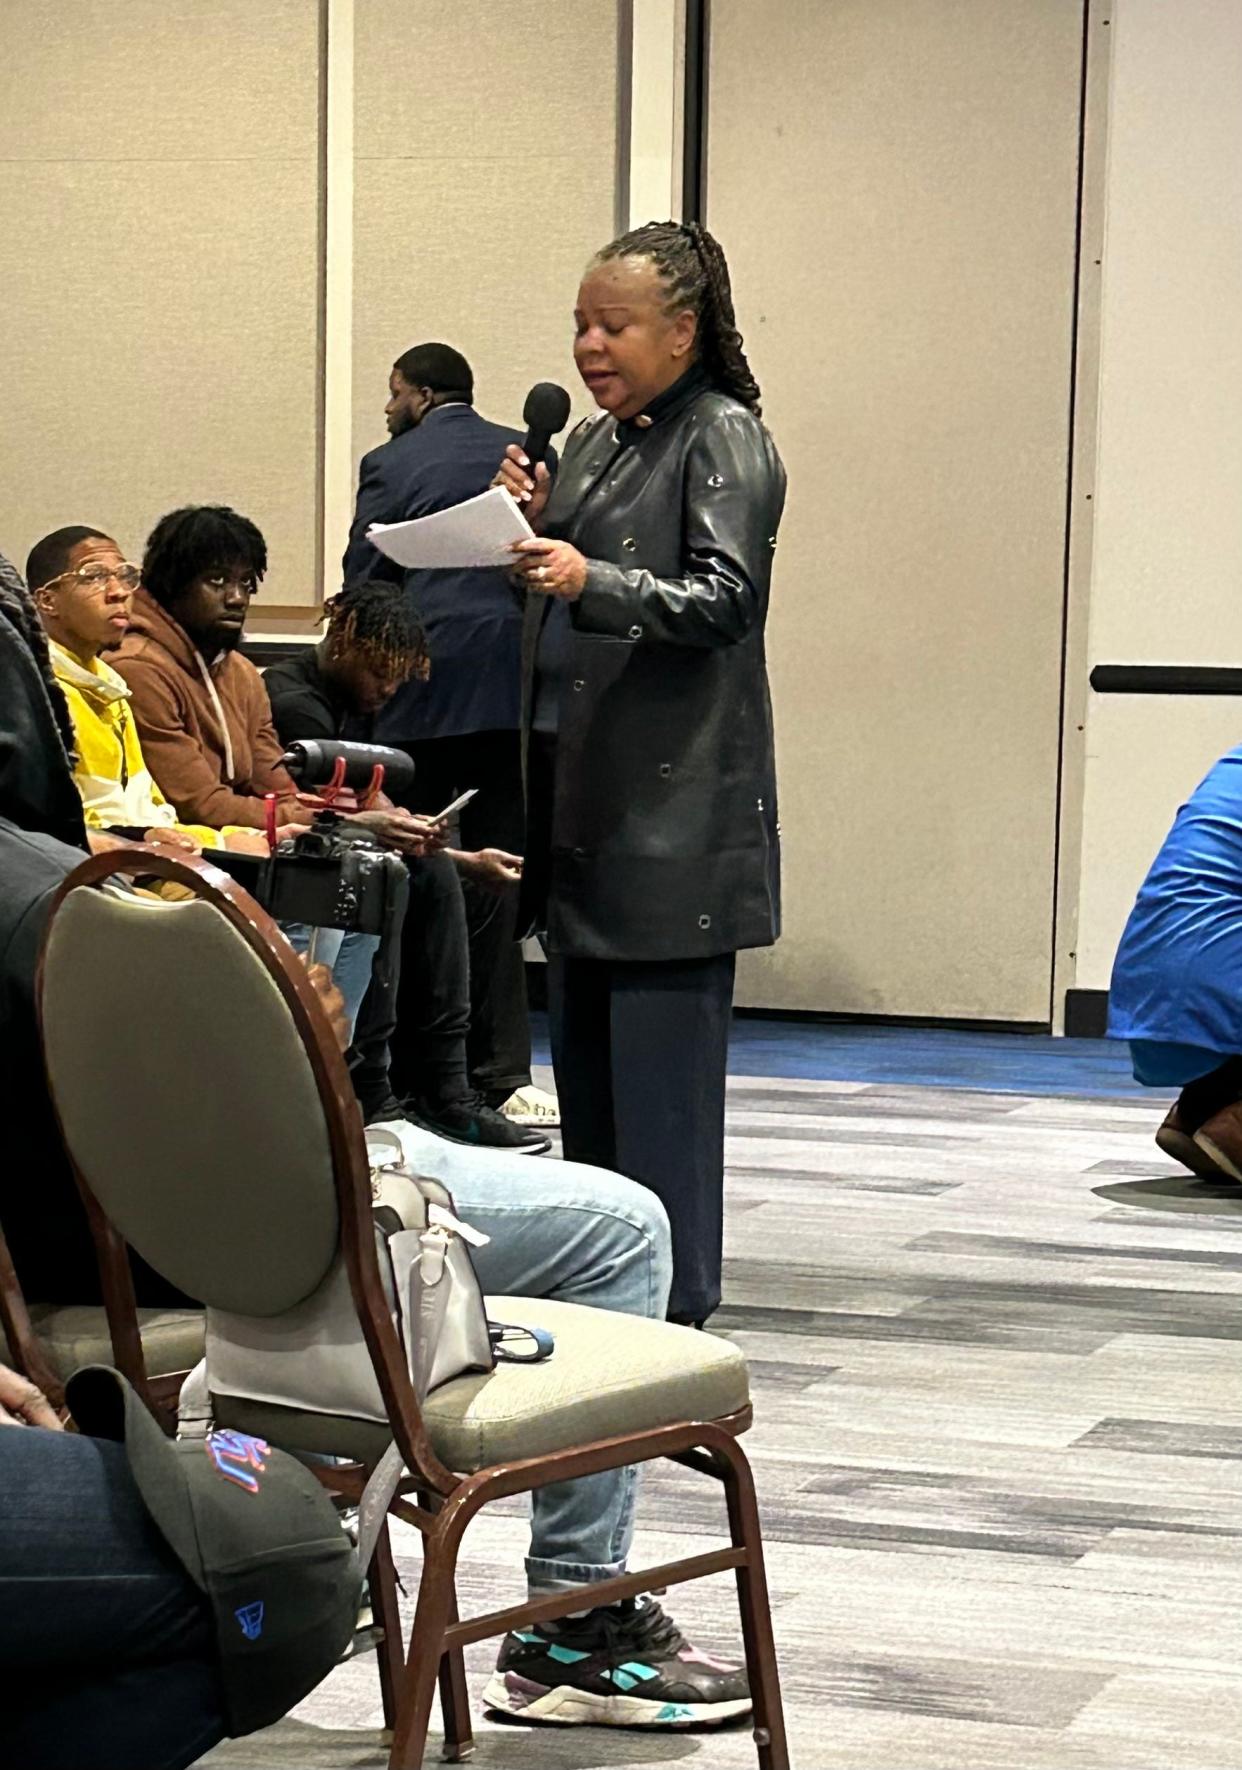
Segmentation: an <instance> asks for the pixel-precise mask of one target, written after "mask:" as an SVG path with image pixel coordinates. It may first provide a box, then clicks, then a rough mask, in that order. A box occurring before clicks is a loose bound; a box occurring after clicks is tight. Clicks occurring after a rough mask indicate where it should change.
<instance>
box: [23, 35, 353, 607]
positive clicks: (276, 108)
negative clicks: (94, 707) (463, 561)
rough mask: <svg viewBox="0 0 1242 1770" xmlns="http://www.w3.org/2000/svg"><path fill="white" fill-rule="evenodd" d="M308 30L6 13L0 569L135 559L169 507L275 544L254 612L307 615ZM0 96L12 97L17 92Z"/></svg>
mask: <svg viewBox="0 0 1242 1770" xmlns="http://www.w3.org/2000/svg"><path fill="white" fill-rule="evenodd" d="M318 56H319V19H318V8H317V6H315V5H314V4H307V3H305V0H265V3H264V4H253V3H251V0H217V3H215V4H213V5H212V6H211V7H204V6H199V5H190V4H168V3H167V0H158V3H157V0H125V3H124V4H123V5H122V4H102V3H100V4H90V3H87V0H68V3H58V4H56V5H50V4H47V5H45V4H41V3H38V0H8V3H7V4H6V5H5V6H3V7H2V8H0V65H3V66H4V68H5V76H6V77H5V87H6V98H5V105H4V108H3V111H2V113H0V227H2V228H3V235H4V239H5V241H6V248H5V272H4V294H5V316H4V317H5V324H4V327H3V331H2V333H0V385H2V386H3V388H4V407H5V413H4V424H3V426H0V485H2V486H3V487H4V490H5V500H4V510H3V526H2V530H0V547H3V548H4V549H5V550H11V551H12V552H13V553H14V554H15V555H17V556H18V558H19V559H20V558H22V557H24V554H25V550H26V549H27V548H28V547H29V546H30V544H31V543H32V542H33V541H34V540H36V539H37V538H38V537H39V536H40V535H41V534H43V533H45V532H46V531H47V530H48V529H50V528H53V527H56V526H59V525H60V524H62V523H65V522H70V521H87V522H94V523H99V524H101V525H102V526H104V527H107V528H111V529H113V530H115V532H116V534H117V537H118V539H119V540H120V541H121V542H122V544H123V545H124V546H125V547H126V548H127V549H130V550H136V549H137V548H139V547H140V546H141V544H142V541H143V539H144V538H145V536H146V534H147V532H148V530H149V529H150V527H151V525H152V523H153V522H154V520H155V519H156V518H157V517H158V516H159V515H161V514H162V512H164V511H165V510H168V509H170V508H172V507H173V506H175V505H176V504H178V503H186V502H208V501H223V502H228V503H233V504H235V505H237V506H238V507H239V508H240V509H242V510H244V511H245V512H246V513H247V514H248V515H250V516H252V517H253V518H254V519H255V520H256V521H257V522H258V523H259V525H260V526H261V527H262V529H263V531H264V533H265V534H266V536H267V539H268V542H269V545H270V549H271V557H272V569H271V572H270V574H269V578H268V581H267V585H266V586H265V589H264V593H263V598H262V602H261V603H260V604H259V607H260V608H261V607H262V606H264V605H266V606H269V607H270V606H272V604H273V603H277V602H304V601H307V600H309V599H310V598H311V597H312V596H313V595H315V594H316V593H317V589H318V571H317V568H316V565H315V544H316V536H315V509H316V499H317V458H318V444H317V413H318V387H317V381H318V370H317V351H318V281H319V270H318V236H319V213H318V202H319V199H318V177H319V168H318V128H319V124H318V102H319V101H318V92H319V71H318ZM11 75H12V76H13V78H12V79H11V82H10V76H11Z"/></svg>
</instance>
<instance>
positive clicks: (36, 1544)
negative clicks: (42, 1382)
mask: <svg viewBox="0 0 1242 1770" xmlns="http://www.w3.org/2000/svg"><path fill="white" fill-rule="evenodd" d="M0 1491H2V1492H3V1496H4V1497H3V1506H2V1508H0V1756H2V1757H3V1761H4V1763H5V1764H11V1765H12V1766H13V1767H14V1770H19V1767H20V1770H180V1767H181V1766H182V1765H185V1764H192V1763H194V1762H195V1760H196V1759H198V1758H200V1757H202V1755H203V1754H204V1753H205V1752H207V1751H210V1749H211V1747H212V1746H214V1745H216V1744H218V1742H219V1741H220V1740H221V1739H223V1737H224V1722H223V1717H222V1712H221V1706H220V1692H219V1687H218V1683H217V1677H216V1671H215V1660H214V1636H213V1632H212V1628H211V1623H210V1611H209V1607H208V1604H207V1601H206V1599H205V1598H204V1596H203V1594H202V1593H201V1592H200V1591H199V1590H198V1588H197V1587H196V1586H195V1585H194V1584H193V1582H192V1581H191V1579H190V1578H189V1576H188V1575H187V1574H186V1572H185V1571H184V1569H183V1568H182V1567H181V1564H180V1563H179V1562H178V1561H177V1560H176V1559H175V1557H174V1556H173V1554H172V1552H171V1551H170V1550H169V1549H168V1548H167V1547H166V1546H165V1544H164V1541H163V1539H162V1537H161V1536H160V1535H159V1533H158V1531H157V1530H156V1528H155V1526H154V1525H153V1524H152V1523H151V1521H150V1519H149V1518H148V1516H147V1513H146V1511H145V1509H144V1507H143V1505H142V1502H141V1500H140V1499H139V1497H138V1490H137V1488H136V1487H135V1486H134V1483H133V1480H132V1478H131V1476H130V1473H129V1466H128V1464H127V1463H126V1461H125V1453H124V1451H123V1450H122V1448H121V1446H120V1445H119V1444H104V1443H101V1442H99V1441H97V1440H95V1439H92V1438H79V1437H77V1436H76V1435H74V1434H70V1433H67V1432H66V1433H60V1432H44V1431H42V1430H40V1429H38V1428H35V1427H30V1426H0Z"/></svg>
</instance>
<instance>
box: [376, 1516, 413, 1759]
mask: <svg viewBox="0 0 1242 1770" xmlns="http://www.w3.org/2000/svg"><path fill="white" fill-rule="evenodd" d="M367 1584H368V1585H369V1587H370V1591H371V1610H372V1613H373V1614H374V1617H375V1620H376V1622H377V1623H378V1624H379V1625H380V1627H381V1628H382V1629H383V1631H384V1639H383V1640H382V1641H381V1642H380V1643H379V1647H378V1650H377V1652H376V1659H377V1661H378V1664H379V1681H380V1699H381V1701H382V1702H383V1705H384V1726H385V1728H386V1729H387V1731H388V1732H389V1733H392V1732H393V1731H394V1730H395V1728H396V1725H397V1708H398V1702H399V1697H400V1691H401V1686H402V1683H403V1682H404V1679H405V1653H404V1650H403V1644H402V1640H401V1612H400V1610H399V1609H398V1606H397V1569H396V1565H395V1563H394V1562H393V1558H392V1541H391V1539H390V1537H389V1535H388V1520H387V1519H385V1520H384V1522H383V1524H381V1526H380V1529H379V1535H378V1536H377V1537H376V1539H375V1550H374V1552H373V1554H372V1556H371V1565H370V1567H369V1568H368V1569H367Z"/></svg>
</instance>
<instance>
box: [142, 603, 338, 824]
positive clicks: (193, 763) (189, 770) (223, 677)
mask: <svg viewBox="0 0 1242 1770" xmlns="http://www.w3.org/2000/svg"><path fill="white" fill-rule="evenodd" d="M109 661H110V662H111V663H112V664H113V665H114V666H115V668H116V669H117V670H119V671H120V673H121V675H122V676H123V677H124V678H125V680H126V682H127V683H128V684H129V690H130V696H131V699H130V707H131V709H132V711H133V715H134V720H135V722H136V724H137V726H138V734H139V736H140V737H141V739H142V749H143V754H144V755H145V757H146V761H147V767H148V768H149V769H150V771H151V773H152V774H153V775H154V777H155V779H156V781H157V783H158V785H159V788H160V791H161V792H162V793H163V795H164V797H165V798H166V799H167V800H168V802H169V804H170V805H172V806H174V807H175V808H176V812H177V816H178V818H179V819H180V821H181V822H182V823H188V824H208V825H210V826H211V828H212V829H216V830H218V829H222V828H223V827H224V825H225V824H243V825H245V826H247V827H248V828H250V829H262V827H263V821H264V808H263V800H264V796H265V795H266V794H267V793H275V794H276V796H277V799H278V801H279V810H278V818H279V821H280V822H281V823H282V824H285V823H298V824H308V823H309V822H310V821H311V816H312V813H311V812H310V811H308V810H307V809H306V808H305V807H304V806H301V805H299V804H298V802H297V798H296V788H295V787H294V784H293V781H292V779H291V777H290V775H289V772H288V770H287V769H286V768H284V767H283V766H282V764H281V760H280V758H281V755H282V751H283V746H282V744H281V742H280V739H279V738H278V737H277V736H276V732H275V729H274V728H273V725H272V709H271V706H270V704H269V702H268V698H267V690H266V689H265V688H264V686H263V678H262V677H261V676H260V675H259V672H258V671H257V670H256V669H255V667H254V665H253V664H252V663H251V662H250V660H249V659H248V658H244V657H242V655H241V653H240V652H225V653H223V654H222V655H221V656H220V657H218V658H217V659H216V660H215V662H214V663H212V664H210V665H209V664H208V663H207V661H206V659H205V658H204V657H203V656H202V654H201V653H200V652H198V651H197V650H196V649H195V647H194V646H193V644H192V643H191V641H190V638H189V636H188V634H187V633H186V632H185V630H184V628H182V627H179V626H178V625H177V623H176V621H174V620H173V618H172V616H171V615H169V614H167V613H166V612H165V610H164V609H162V608H161V607H160V605H159V603H158V602H156V601H155V600H154V598H153V597H152V596H150V595H149V594H148V593H147V591H146V590H144V589H139V590H138V591H137V592H136V593H135V595H134V605H133V613H132V615H131V617H130V626H129V631H128V633H126V635H125V637H124V639H123V640H122V641H121V643H120V645H119V646H118V648H117V649H116V651H114V652H110V653H109Z"/></svg>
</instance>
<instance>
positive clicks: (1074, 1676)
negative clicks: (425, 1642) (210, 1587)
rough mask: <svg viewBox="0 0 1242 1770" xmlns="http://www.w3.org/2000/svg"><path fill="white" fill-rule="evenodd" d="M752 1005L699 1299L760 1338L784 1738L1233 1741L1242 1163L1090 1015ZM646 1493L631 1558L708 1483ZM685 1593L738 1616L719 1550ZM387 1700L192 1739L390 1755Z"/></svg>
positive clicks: (1241, 1462) (334, 1687) (909, 1758)
mask: <svg viewBox="0 0 1242 1770" xmlns="http://www.w3.org/2000/svg"><path fill="white" fill-rule="evenodd" d="M738 1032H739V1037H738V1040H737V1043H736V1046H735V1069H737V1070H738V1073H737V1074H736V1076H735V1078H734V1080H733V1082H732V1084H731V1094H730V1116H729V1146H728V1157H729V1178H728V1211H727V1270H726V1294H727V1299H728V1302H727V1307H726V1308H725V1309H724V1310H722V1312H721V1313H720V1315H719V1316H718V1317H717V1318H716V1320H715V1321H714V1322H713V1324H712V1326H713V1329H714V1330H715V1331H717V1332H720V1333H723V1334H727V1335H729V1336H730V1337H733V1338H736V1339H737V1340H738V1342H739V1343H740V1344H741V1345H742V1346H743V1347H744V1348H745V1350H746V1352H747V1355H748V1357H749V1359H750V1365H751V1371H752V1377H753V1389H754V1397H755V1406H756V1424H755V1428H754V1431H753V1432H752V1433H751V1435H750V1437H749V1440H748V1444H749V1448H750V1452H751V1455H752V1457H753V1460H754V1463H755V1468H756V1474H757V1479H758V1484H759V1492H760V1499H761V1503H762V1505H763V1509H764V1515H765V1522H766V1529H767V1537H768V1555H769V1577H770V1580H771V1584H772V1590H773V1601H774V1616H775V1623H776V1631H777V1641H778V1647H779V1650H780V1655H781V1662H782V1667H783V1675H784V1689H785V1702H786V1709H787V1717H788V1722H789V1727H790V1733H791V1739H792V1750H793V1760H794V1763H795V1765H797V1766H798V1770H1226V1767H1229V1766H1242V1686H1240V1684H1239V1681H1238V1677H1237V1672H1236V1660H1237V1640H1238V1633H1237V1630H1238V1625H1237V1617H1238V1612H1239V1608H1240V1607H1242V1523H1239V1517H1238V1494H1239V1480H1238V1477H1239V1468H1240V1466H1242V1381H1240V1380H1239V1370H1238V1364H1239V1360H1238V1352H1239V1346H1238V1342H1239V1340H1240V1339H1242V1241H1240V1240H1239V1232H1240V1230H1242V1188H1237V1189H1232V1188H1230V1187H1228V1186H1220V1187H1215V1188H1214V1187H1207V1186H1203V1185H1200V1184H1199V1183H1196V1182H1192V1181H1189V1180H1188V1179H1187V1178H1186V1177H1182V1176H1179V1174H1178V1172H1177V1171H1176V1170H1175V1169H1174V1168H1173V1167H1172V1166H1171V1164H1170V1163H1168V1162H1167V1161H1166V1160H1165V1159H1164V1158H1163V1157H1162V1156H1160V1155H1159V1153H1158V1152H1157V1151H1156V1150H1155V1148H1154V1146H1153V1144H1152V1141H1151V1134H1152V1132H1153V1130H1154V1129H1155V1126H1156V1124H1157V1123H1158V1120H1159V1117H1160V1116H1161V1114H1162V1112H1163V1110H1164V1108H1163V1104H1162V1103H1161V1101H1160V1100H1159V1099H1158V1098H1156V1097H1148V1096H1143V1095H1142V1094H1141V1093H1140V1091H1139V1090H1137V1089H1136V1088H1135V1087H1134V1085H1133V1083H1131V1082H1130V1081H1129V1080H1128V1074H1127V1071H1126V1069H1125V1066H1124V1062H1123V1061H1122V1059H1121V1056H1120V1054H1119V1053H1117V1052H1116V1051H1115V1050H1114V1049H1113V1048H1112V1047H1108V1046H1105V1045H1103V1044H1095V1043H1090V1044H1087V1045H1086V1046H1085V1047H1084V1045H1082V1044H1078V1045H1075V1044H1073V1043H1071V1042H1066V1041H1060V1042H1057V1043H1054V1042H1053V1041H1051V1040H1043V1039H1035V1038H1025V1037H1012V1038H1006V1037H1005V1036H1003V1035H971V1034H962V1033H926V1032H918V1033H909V1034H897V1033H892V1032H890V1031H889V1029H883V1028H882V1029H877V1028H862V1029H849V1028H842V1027H831V1028H814V1027H811V1028H807V1027H802V1026H799V1027H796V1028H793V1029H790V1028H788V1027H786V1026H775V1025H770V1024H769V1025H765V1024H764V1023H762V1022H756V1021H746V1022H742V1023H740V1025H739V1029H738ZM794 1035H796V1036H794ZM640 1521H641V1526H642V1529H641V1533H640V1538H639V1542H638V1544H637V1552H636V1555H635V1560H634V1564H635V1565H641V1564H642V1562H644V1561H647V1562H657V1561H661V1560H664V1559H667V1558H669V1557H670V1556H671V1555H672V1554H674V1553H676V1552H679V1551H684V1550H685V1548H686V1546H687V1544H689V1543H690V1542H691V1539H696V1540H698V1541H700V1542H701V1543H706V1542H707V1541H709V1540H711V1539H712V1537H713V1533H714V1532H716V1531H718V1530H719V1528H720V1525H721V1516H720V1502H719V1499H718V1496H717V1493H716V1490H715V1488H714V1486H711V1487H709V1485H708V1484H707V1483H706V1482H703V1481H701V1480H699V1479H698V1478H696V1477H695V1476H694V1475H692V1474H691V1473H690V1472H688V1471H685V1470H681V1469H675V1468H671V1467H670V1468H669V1469H657V1470H655V1471H652V1472H651V1473H650V1474H649V1476H648V1479H647V1481H646V1486H645V1490H644V1500H643V1504H642V1508H641V1513H640ZM411 1535H412V1533H406V1534H403V1535H402V1538H401V1540H400V1542H399V1545H398V1549H399V1555H400V1558H401V1562H402V1568H403V1572H404V1574H405V1579H406V1584H407V1586H408V1587H409V1588H410V1589H411V1590H413V1589H414V1588H415V1586H416V1584H417V1578H418V1562H417V1548H416V1544H415V1542H414V1541H412V1540H411ZM523 1544H524V1525H523V1520H522V1515H521V1507H520V1505H515V1506H513V1507H512V1508H509V1509H506V1510H504V1511H498V1512H497V1513H496V1514H495V1515H494V1516H489V1517H484V1518H483V1519H481V1520H480V1521H479V1523H478V1524H477V1525H476V1526H475V1527H474V1529H473V1532H472V1534H471V1536H469V1537H468V1538H467V1541H466V1556H465V1560H464V1564H463V1578H462V1602H463V1609H464V1610H465V1611H467V1612H468V1611H469V1610H470V1609H472V1608H482V1607H485V1606H491V1605H494V1604H496V1603H499V1602H503V1601H505V1600H506V1598H507V1597H508V1598H516V1597H517V1596H519V1595H520V1591H521V1585H520V1575H519V1569H520V1556H521V1552H522V1548H523ZM667 1602H668V1604H669V1606H670V1608H672V1609H673V1610H674V1613H675V1614H676V1615H677V1617H678V1618H679V1620H681V1621H682V1623H683V1625H684V1626H686V1627H687V1629H688V1631H689V1632H690V1633H691V1634H692V1635H693V1636H694V1637H696V1638H697V1639H699V1640H700V1641H701V1642H702V1643H703V1644H704V1645H705V1646H707V1647H709V1648H714V1649H717V1650H721V1649H723V1650H729V1649H730V1648H731V1647H732V1646H733V1645H734V1644H735V1640H736V1632H735V1617H736V1613H735V1610H734V1606H733V1598H732V1590H731V1587H730V1584H729V1581H728V1580H727V1578H721V1579H718V1580H713V1581H709V1582H704V1583H701V1584H699V1585H697V1586H694V1587H690V1588H685V1589H681V1590H679V1591H675V1592H673V1593H671V1594H670V1596H669V1598H668V1600H667ZM492 1651H494V1650H493V1649H492V1648H491V1647H489V1646H488V1645H487V1644H484V1645H483V1646H481V1647H479V1648H477V1649H475V1650H474V1651H473V1652H472V1654H471V1655H470V1665H471V1678H472V1684H473V1685H474V1686H475V1687H476V1688H477V1687H478V1684H479V1682H480V1680H481V1678H482V1676H483V1675H485V1673H486V1669H487V1666H488V1663H489V1656H490V1654H491V1652H492ZM378 1726H379V1708H378V1688H377V1684H376V1680H375V1668H374V1661H373V1659H371V1658H366V1659H361V1660H356V1661H353V1662H351V1663H350V1664H348V1665H346V1666H343V1667H341V1668H340V1669H339V1670H338V1671H337V1672H335V1673H334V1674H333V1675H332V1676H331V1677H330V1678H329V1679H328V1680H327V1682H326V1683H325V1684H324V1685H322V1686H321V1687H320V1689H319V1690H318V1691H316V1692H315V1693H314V1695H313V1696H312V1697H310V1698H309V1699H308V1700H307V1701H306V1702H305V1703H303V1704H302V1705H301V1707H300V1708H299V1709H298V1710H297V1711H296V1712H295V1714H294V1715H293V1716H291V1717H290V1718H289V1719H287V1720H286V1721H285V1722H283V1723H282V1724H281V1725H280V1726H278V1727H276V1728H273V1729H271V1730H270V1731H269V1732H267V1733H265V1734H262V1735H259V1736H257V1737H255V1738H253V1739H250V1740H243V1741H237V1742H233V1743H231V1744H229V1745H227V1746H225V1747H222V1748H221V1749H220V1750H219V1751H218V1752H216V1753H214V1754H213V1755H212V1756H211V1758H210V1759H209V1760H207V1762H209V1763H210V1764H211V1765H212V1766H213V1770H224V1767H225V1766H233V1767H239V1766H247V1767H254V1770H259V1767H269V1766H270V1767H275V1766H288V1767H290V1770H293V1767H294V1766H298V1767H301V1766H332V1767H334V1770H344V1767H345V1766H353V1765H358V1766H379V1765H382V1764H383V1763H384V1762H385V1761H386V1757H385V1754H384V1752H383V1751H382V1750H381V1749H380V1746H379V1742H378V1733H377V1728H378ZM476 1737H477V1752H476V1757H475V1760H474V1761H475V1762H476V1763H477V1764H479V1765H480V1766H487V1767H491V1770H543V1767H544V1766H566V1767H568V1766H577V1767H580V1770H594V1767H596V1766H601V1767H602V1766H611V1765H643V1766H671V1765H687V1766H688V1765H692V1764H693V1765H698V1766H700V1767H701V1770H734V1767H738V1770H741V1767H742V1766H748V1765H752V1764H753V1763H754V1761H755V1759H754V1749H753V1746H752V1745H751V1742H750V1739H749V1734H748V1732H747V1730H746V1728H745V1727H743V1728H741V1729H738V1730H733V1731H731V1732H728V1733H724V1734H715V1735H706V1734H685V1735H664V1736H661V1737H651V1736H649V1735H644V1734H638V1733H609V1734H600V1733H597V1732H586V1731H583V1730H580V1729H574V1730H568V1731H563V1732H562V1731H558V1732H551V1731H548V1730H537V1731H536V1730H531V1729H525V1728H521V1727H517V1726H514V1725H512V1724H496V1723H492V1722H488V1721H486V1720H484V1719H482V1718H479V1719H478V1720H477V1735H476ZM437 1759H438V1747H437V1746H436V1745H434V1744H433V1745H432V1747H430V1748H429V1751H428V1758H427V1762H428V1764H432V1763H434V1762H436V1761H437Z"/></svg>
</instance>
